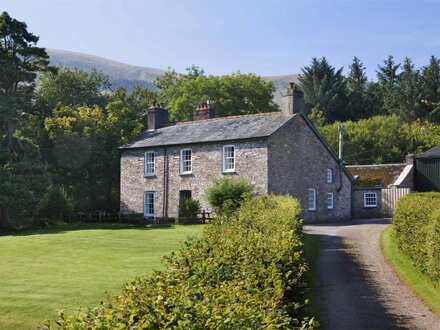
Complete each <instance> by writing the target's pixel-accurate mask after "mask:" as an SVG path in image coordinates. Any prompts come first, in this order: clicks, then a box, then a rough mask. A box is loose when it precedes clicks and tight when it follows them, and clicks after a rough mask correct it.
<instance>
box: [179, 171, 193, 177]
mask: <svg viewBox="0 0 440 330" xmlns="http://www.w3.org/2000/svg"><path fill="white" fill-rule="evenodd" d="M191 174H193V172H183V173H180V175H181V176H185V175H191Z"/></svg>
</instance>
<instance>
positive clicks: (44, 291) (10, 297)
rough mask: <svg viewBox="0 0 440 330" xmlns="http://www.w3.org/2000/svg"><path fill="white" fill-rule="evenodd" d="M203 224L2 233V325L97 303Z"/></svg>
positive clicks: (20, 324) (25, 324) (27, 325)
mask: <svg viewBox="0 0 440 330" xmlns="http://www.w3.org/2000/svg"><path fill="white" fill-rule="evenodd" d="M203 227H204V226H160V227H152V228H139V227H127V226H118V225H103V226H96V225H95V226H84V225H83V226H80V227H72V226H70V227H58V228H49V229H39V230H27V231H18V232H12V231H11V232H7V233H3V234H2V235H1V236H0V329H32V328H36V327H37V326H38V325H39V323H40V322H41V321H42V320H44V319H52V320H53V319H56V317H57V312H56V310H57V309H65V310H66V311H74V310H76V309H77V308H78V307H80V306H85V305H97V304H99V299H100V298H102V297H103V296H105V293H106V292H108V293H109V294H112V295H114V294H117V293H119V291H120V289H121V287H122V286H123V284H124V283H126V282H128V281H130V280H131V279H132V278H134V277H135V276H139V275H143V274H146V273H149V272H151V271H152V270H153V269H162V268H163V265H162V263H161V260H162V256H164V255H167V254H169V253H170V252H171V251H173V250H176V249H178V248H179V247H180V244H181V242H182V241H184V240H185V239H186V238H187V237H188V236H190V235H198V234H200V233H201V231H202V230H203Z"/></svg>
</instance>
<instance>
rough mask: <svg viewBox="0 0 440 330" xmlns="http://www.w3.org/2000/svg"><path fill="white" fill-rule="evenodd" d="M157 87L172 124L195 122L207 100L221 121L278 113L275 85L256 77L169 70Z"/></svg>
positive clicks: (195, 69)
mask: <svg viewBox="0 0 440 330" xmlns="http://www.w3.org/2000/svg"><path fill="white" fill-rule="evenodd" d="M156 84H157V86H158V87H159V92H158V99H159V102H163V103H165V104H166V107H167V109H168V110H170V119H171V120H172V121H187V120H191V119H192V118H193V110H194V109H195V108H196V107H197V105H198V104H199V103H200V102H201V101H206V100H210V101H212V104H213V107H214V109H215V113H216V116H218V117H223V116H229V115H241V114H250V113H259V112H270V111H277V110H278V108H277V106H276V105H275V103H274V102H273V93H274V91H275V89H274V87H273V85H272V83H271V82H266V81H264V80H263V79H262V78H261V77H259V76H257V75H254V74H242V73H240V72H237V73H233V74H230V75H224V76H206V75H205V73H204V71H203V70H202V69H200V68H198V67H195V66H193V67H191V68H188V69H187V73H186V74H178V73H176V72H175V71H173V70H169V71H168V72H167V73H166V74H165V75H164V76H163V77H159V78H157V81H156Z"/></svg>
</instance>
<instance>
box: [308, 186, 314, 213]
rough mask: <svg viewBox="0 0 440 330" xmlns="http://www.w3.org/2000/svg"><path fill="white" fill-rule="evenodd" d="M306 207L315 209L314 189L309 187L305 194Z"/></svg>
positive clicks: (310, 209) (311, 209)
mask: <svg viewBox="0 0 440 330" xmlns="http://www.w3.org/2000/svg"><path fill="white" fill-rule="evenodd" d="M307 209H308V210H309V211H316V189H309V190H308V194H307Z"/></svg>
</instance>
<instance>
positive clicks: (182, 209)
mask: <svg viewBox="0 0 440 330" xmlns="http://www.w3.org/2000/svg"><path fill="white" fill-rule="evenodd" d="M200 210H201V208H200V202H199V201H197V200H195V199H192V198H184V199H183V200H182V201H181V203H180V204H179V217H181V218H184V219H186V220H189V221H191V220H192V221H194V220H195V219H197V215H198V214H199V213H200Z"/></svg>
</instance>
